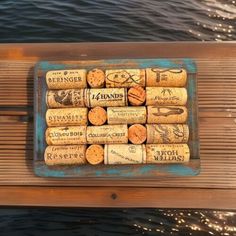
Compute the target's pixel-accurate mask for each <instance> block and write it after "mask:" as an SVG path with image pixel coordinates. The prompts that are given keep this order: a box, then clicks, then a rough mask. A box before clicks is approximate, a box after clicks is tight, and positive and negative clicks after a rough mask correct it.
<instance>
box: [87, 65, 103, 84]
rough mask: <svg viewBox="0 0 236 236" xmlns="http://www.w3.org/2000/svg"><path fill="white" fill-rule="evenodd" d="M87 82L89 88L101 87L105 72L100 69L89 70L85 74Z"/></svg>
mask: <svg viewBox="0 0 236 236" xmlns="http://www.w3.org/2000/svg"><path fill="white" fill-rule="evenodd" d="M87 82H88V84H89V85H90V87H91V88H102V87H103V86H104V83H105V73H104V71H103V70H101V69H97V68H96V69H93V70H90V71H89V72H88V74H87Z"/></svg>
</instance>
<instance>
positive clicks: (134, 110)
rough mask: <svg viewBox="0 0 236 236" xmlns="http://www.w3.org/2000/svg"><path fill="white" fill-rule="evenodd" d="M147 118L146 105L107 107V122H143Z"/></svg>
mask: <svg viewBox="0 0 236 236" xmlns="http://www.w3.org/2000/svg"><path fill="white" fill-rule="evenodd" d="M146 118H147V111H146V107H144V106H142V107H131V106H129V107H108V108H107V122H108V124H135V123H138V124H145V123H146Z"/></svg>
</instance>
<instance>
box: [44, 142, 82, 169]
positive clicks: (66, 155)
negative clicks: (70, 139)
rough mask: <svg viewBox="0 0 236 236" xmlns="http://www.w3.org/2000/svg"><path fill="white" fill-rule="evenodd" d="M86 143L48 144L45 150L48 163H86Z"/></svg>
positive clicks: (50, 164) (45, 158)
mask: <svg viewBox="0 0 236 236" xmlns="http://www.w3.org/2000/svg"><path fill="white" fill-rule="evenodd" d="M85 150H86V145H68V146H47V147H46V149H45V152H44V160H45V163H46V165H49V166H53V165H82V164H85V163H86V157H85Z"/></svg>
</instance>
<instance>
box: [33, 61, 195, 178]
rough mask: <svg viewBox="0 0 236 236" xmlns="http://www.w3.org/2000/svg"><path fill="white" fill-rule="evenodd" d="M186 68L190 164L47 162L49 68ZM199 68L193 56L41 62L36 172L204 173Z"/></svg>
mask: <svg viewBox="0 0 236 236" xmlns="http://www.w3.org/2000/svg"><path fill="white" fill-rule="evenodd" d="M97 67H98V68H101V69H108V68H147V67H163V68H185V69H186V70H187V72H188V82H187V90H188V103H187V107H188V125H189V129H190V138H189V142H188V145H189V147H190V154H191V156H190V162H189V163H186V164H148V165H98V166H91V165H82V166H72V167H70V166H53V167H49V166H47V165H46V164H45V163H44V160H43V156H44V150H45V148H46V142H45V130H46V128H47V127H46V121H45V114H46V110H47V106H46V101H45V97H46V96H45V95H46V90H47V85H46V81H45V75H46V72H47V71H49V70H58V69H72V68H83V69H84V68H85V69H87V70H90V69H93V68H97ZM196 74H197V68H196V64H195V62H194V61H193V60H192V59H189V58H183V59H111V60H96V61H77V62H73V63H72V62H70V63H69V62H49V61H41V62H39V63H38V64H37V65H36V66H35V75H34V119H35V120H34V121H35V122H34V171H35V174H36V175H38V176H42V177H80V178H85V177H86V178H88V177H95V178H107V179H109V178H150V179H153V178H156V177H158V176H194V175H197V174H198V173H199V172H200V155H199V137H198V109H197V108H198V107H197V77H196Z"/></svg>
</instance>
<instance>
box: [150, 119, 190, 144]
mask: <svg viewBox="0 0 236 236" xmlns="http://www.w3.org/2000/svg"><path fill="white" fill-rule="evenodd" d="M146 128H147V143H187V142H188V138H189V128H188V125H185V124H147V125H146Z"/></svg>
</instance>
